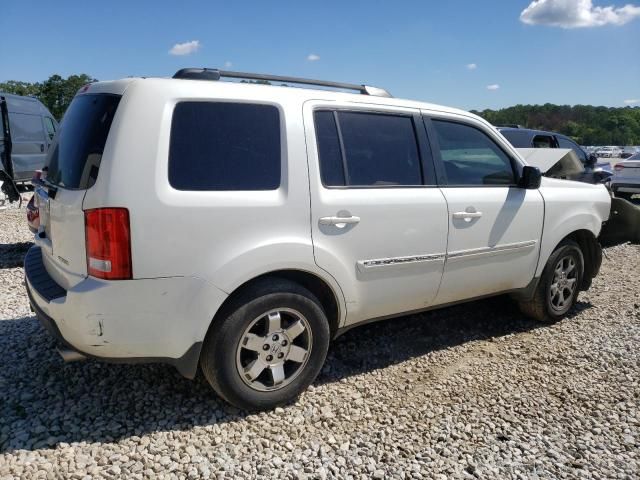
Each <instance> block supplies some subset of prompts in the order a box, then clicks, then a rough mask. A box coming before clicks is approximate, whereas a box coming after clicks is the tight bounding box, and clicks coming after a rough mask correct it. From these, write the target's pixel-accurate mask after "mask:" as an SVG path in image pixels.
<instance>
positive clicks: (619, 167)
mask: <svg viewBox="0 0 640 480" xmlns="http://www.w3.org/2000/svg"><path fill="white" fill-rule="evenodd" d="M613 169H614V170H615V171H616V172H620V171H622V170H624V165H622V164H621V163H618V164H616V165H614V166H613Z"/></svg>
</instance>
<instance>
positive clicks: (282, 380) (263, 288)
mask: <svg viewBox="0 0 640 480" xmlns="http://www.w3.org/2000/svg"><path fill="white" fill-rule="evenodd" d="M223 317H224V318H221V319H220V321H216V323H214V324H213V325H212V327H211V329H210V331H209V333H208V334H207V337H206V339H205V342H204V345H203V349H202V354H201V357H200V365H201V367H202V372H203V374H204V376H205V378H206V379H207V381H208V382H209V383H210V384H211V386H212V387H213V388H214V390H215V391H216V392H217V393H218V394H219V395H220V396H221V397H222V398H224V399H225V400H226V401H228V402H229V403H231V404H233V405H236V406H237V407H240V408H245V409H247V410H256V409H269V408H273V407H275V406H278V405H281V404H284V403H288V402H290V401H292V400H293V399H295V398H296V397H297V396H298V395H299V394H300V393H301V392H302V391H303V390H304V389H306V388H307V387H308V386H309V384H310V383H311V382H312V381H313V380H314V379H315V377H316V376H317V374H318V372H319V371H320V369H321V368H322V364H323V363H324V360H325V357H326V353H327V349H328V345H329V338H330V333H329V323H328V321H327V318H326V315H325V313H324V311H323V310H322V307H321V305H320V302H319V301H318V300H317V299H316V297H315V296H314V295H313V294H312V293H311V292H309V291H308V290H306V289H305V288H303V287H301V286H300V285H298V284H296V283H293V282H290V281H288V280H283V279H269V280H266V281H261V282H260V283H258V284H256V285H254V286H253V287H251V288H249V289H248V290H246V291H245V292H244V293H243V294H241V295H240V296H239V297H238V298H237V299H236V300H235V301H233V302H232V305H230V306H229V307H228V308H227V309H225V312H224V313H223Z"/></svg>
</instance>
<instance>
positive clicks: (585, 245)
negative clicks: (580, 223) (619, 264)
mask: <svg viewBox="0 0 640 480" xmlns="http://www.w3.org/2000/svg"><path fill="white" fill-rule="evenodd" d="M562 240H573V241H574V242H576V243H577V244H578V245H579V246H580V250H581V251H582V256H583V258H584V272H583V274H582V283H581V285H580V290H582V291H584V290H588V289H589V287H590V286H591V281H592V280H593V278H594V277H595V276H596V275H597V274H598V272H599V271H600V265H601V264H602V248H601V247H600V243H599V242H598V239H597V238H596V236H595V235H594V234H593V232H592V231H590V230H586V229H581V230H575V231H573V232H571V233H570V234H569V235H567V236H566V237H564V238H563V239H562ZM556 247H557V245H556ZM554 250H555V248H554Z"/></svg>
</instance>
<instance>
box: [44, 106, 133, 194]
mask: <svg viewBox="0 0 640 480" xmlns="http://www.w3.org/2000/svg"><path fill="white" fill-rule="evenodd" d="M120 98H121V97H120V96H119V95H106V94H95V95H78V96H77V97H75V98H74V99H73V101H72V102H71V105H69V108H68V109H67V111H66V113H65V114H64V118H63V119H62V124H61V125H60V129H59V131H58V136H57V141H56V143H55V145H54V147H53V148H52V149H51V150H50V152H51V153H50V156H49V158H48V160H47V165H48V172H47V181H48V182H49V183H52V184H54V185H59V186H61V187H65V188H69V189H85V188H89V187H91V186H92V185H93V184H94V183H95V181H96V178H98V170H99V169H100V162H101V160H102V153H103V152H104V146H105V144H106V143H107V137H108V136H109V130H110V129H111V123H112V122H113V117H114V115H115V113H116V109H117V108H118V103H119V102H120Z"/></svg>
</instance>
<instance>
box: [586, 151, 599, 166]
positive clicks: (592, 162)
mask: <svg viewBox="0 0 640 480" xmlns="http://www.w3.org/2000/svg"><path fill="white" fill-rule="evenodd" d="M596 163H598V157H596V156H595V155H594V154H593V153H590V154H589V156H588V157H587V163H586V164H585V166H586V167H590V168H593V167H595V166H596Z"/></svg>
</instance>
